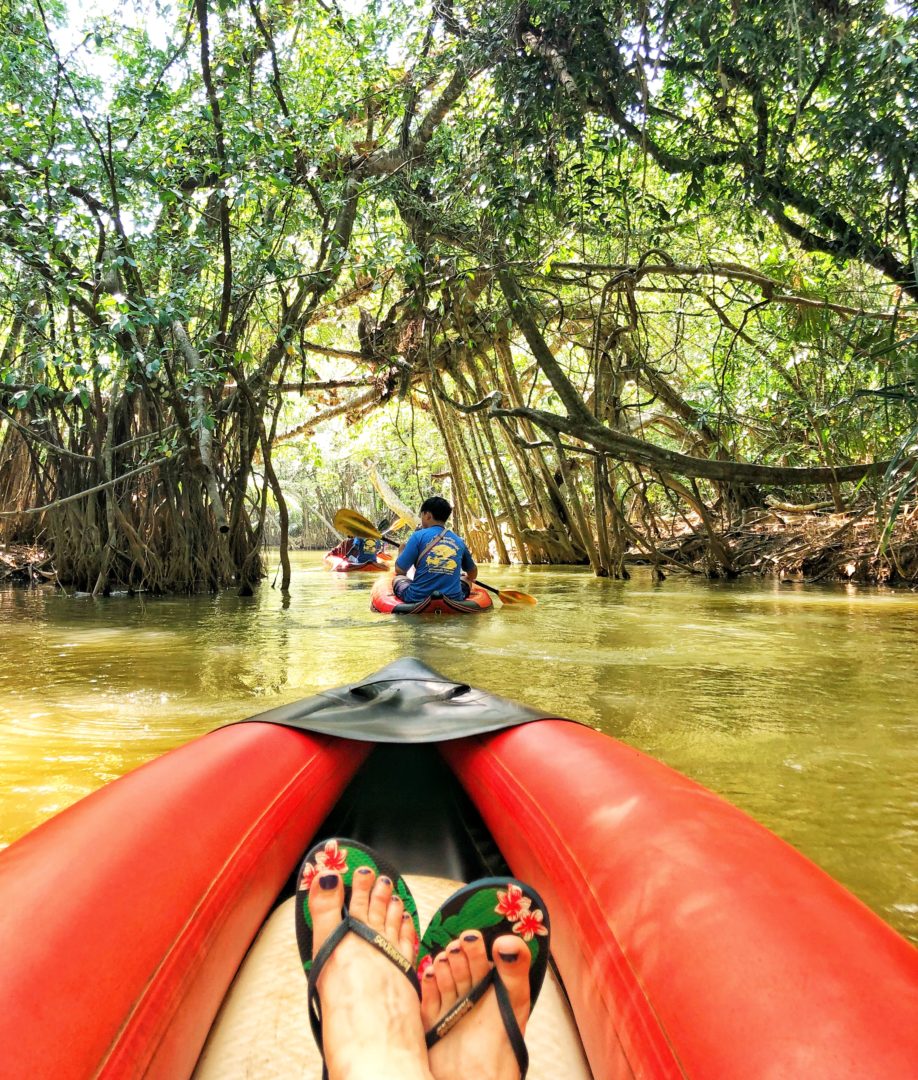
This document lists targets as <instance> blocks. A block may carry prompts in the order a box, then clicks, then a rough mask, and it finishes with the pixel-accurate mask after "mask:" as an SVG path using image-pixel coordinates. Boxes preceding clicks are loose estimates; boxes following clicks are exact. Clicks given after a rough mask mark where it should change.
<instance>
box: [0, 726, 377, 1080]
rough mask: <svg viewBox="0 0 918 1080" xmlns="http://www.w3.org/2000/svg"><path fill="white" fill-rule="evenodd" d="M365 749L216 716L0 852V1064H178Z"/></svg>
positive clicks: (100, 1073) (69, 1072) (19, 1072)
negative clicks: (221, 724)
mask: <svg viewBox="0 0 918 1080" xmlns="http://www.w3.org/2000/svg"><path fill="white" fill-rule="evenodd" d="M368 751H369V747H368V746H367V745H366V744H363V743H354V742H348V741H339V740H334V739H329V738H327V737H325V736H319V735H311V734H306V733H303V732H297V731H294V730H291V729H288V728H283V727H279V726H277V725H273V724H258V723H250V724H240V725H231V726H229V727H226V728H222V729H218V730H217V731H215V732H211V733H210V734H209V735H206V736H203V737H202V738H200V739H196V740H193V741H192V742H191V743H189V744H187V745H185V746H182V747H179V748H178V749H176V750H172V751H170V752H169V753H167V754H165V755H163V756H162V757H160V758H157V759H155V760H153V761H151V762H148V763H147V764H146V765H143V766H141V767H140V768H139V769H136V770H134V771H133V772H132V773H130V774H128V775H127V776H125V777H123V778H121V779H119V780H115V781H113V782H112V783H110V784H107V785H105V786H104V787H102V788H100V789H99V790H98V791H96V792H93V793H92V794H91V795H88V796H86V797H85V798H84V799H81V800H80V801H79V802H78V803H76V804H74V805H73V806H72V807H70V808H68V809H67V810H64V811H62V812H61V813H60V814H58V815H56V816H55V817H53V818H51V819H50V820H49V821H47V822H46V823H44V824H43V825H41V826H39V827H38V828H37V829H35V830H34V831H33V832H31V833H29V834H27V835H26V836H25V837H23V838H22V839H21V840H18V841H16V842H15V843H14V844H12V845H11V846H10V847H9V848H8V849H7V850H6V851H4V852H3V853H2V854H0V911H2V912H3V917H2V919H0V956H2V957H3V965H4V979H3V982H2V984H0V1045H2V1046H3V1052H2V1056H0V1078H3V1080H13V1078H15V1080H18V1078H20V1077H25V1076H28V1077H29V1078H30V1080H46V1078H47V1080H51V1078H52V1077H53V1078H54V1080H70V1078H74V1080H77V1078H79V1080H84V1078H87V1077H105V1078H111V1080H114V1078H117V1080H122V1078H133V1077H141V1076H143V1077H145V1078H151V1080H175V1078H177V1077H180V1076H187V1075H189V1074H190V1073H191V1071H192V1070H193V1068H194V1065H195V1062H196V1060H197V1056H198V1054H199V1052H200V1049H201V1047H202V1046H203V1043H204V1040H205V1039H206V1036H207V1033H208V1030H209V1028H210V1026H211V1023H212V1021H213V1018H214V1016H215V1015H216V1012H217V1010H218V1008H219V1006H220V1003H221V1001H222V999H223V996H224V994H225V992H226V989H227V987H228V986H229V983H230V981H231V980H232V978H233V975H234V974H235V971H236V968H237V967H238V964H239V962H240V961H241V959H242V957H243V956H244V954H245V952H246V950H247V949H248V947H249V944H250V943H251V940H252V938H253V937H254V936H255V933H256V932H257V929H258V927H259V926H260V925H261V923H262V921H263V920H264V917H265V915H266V914H267V912H268V911H269V910H270V908H271V905H272V904H273V903H274V902H275V900H276V898H277V895H278V894H279V892H280V890H281V889H282V887H283V885H284V883H285V882H286V881H287V879H288V878H289V876H290V874H291V873H292V872H293V870H294V869H295V867H296V863H297V861H298V859H299V858H300V856H301V855H302V852H303V850H304V849H305V847H306V845H307V844H308V842H309V841H310V840H311V839H312V838H313V834H314V832H315V830H316V829H317V828H318V826H319V824H320V822H321V821H322V819H323V818H324V817H325V815H326V814H327V812H328V811H329V810H330V809H331V806H332V805H333V804H334V803H335V801H336V800H337V798H338V797H339V795H340V793H341V791H342V790H343V789H344V787H345V786H346V784H347V782H348V781H349V780H350V778H351V777H352V776H353V774H354V773H355V772H356V770H357V768H358V767H359V765H360V764H361V762H362V761H363V760H364V759H365V757H366V755H367V753H368ZM234 780H235V781H236V782H235V783H234ZM87 976H89V977H87Z"/></svg>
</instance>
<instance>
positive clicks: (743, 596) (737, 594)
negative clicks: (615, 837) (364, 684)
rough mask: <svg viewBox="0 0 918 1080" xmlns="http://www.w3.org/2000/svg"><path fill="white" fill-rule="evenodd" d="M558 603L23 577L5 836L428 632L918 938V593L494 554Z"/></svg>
mask: <svg viewBox="0 0 918 1080" xmlns="http://www.w3.org/2000/svg"><path fill="white" fill-rule="evenodd" d="M485 577H486V580H488V581H489V583H493V584H495V585H499V586H504V587H512V588H521V589H525V590H526V591H527V592H531V593H534V594H535V595H537V596H538V597H539V599H540V601H541V602H540V604H539V606H538V607H537V608H535V609H531V608H504V609H502V610H500V611H499V612H497V613H495V614H494V615H489V616H483V617H481V618H478V617H476V618H469V619H459V618H456V619H430V620H421V619H395V618H391V617H385V616H381V615H376V614H374V613H372V612H370V610H369V602H368V601H369V589H370V585H371V580H370V579H369V577H368V578H367V579H358V580H355V575H351V576H347V577H345V576H344V575H333V574H330V573H328V572H326V571H324V570H323V569H322V568H321V565H320V561H319V557H318V556H315V555H311V554H306V555H300V556H299V557H297V558H296V560H295V573H294V579H293V583H292V588H291V598H290V604H289V607H288V608H287V609H286V610H285V609H284V607H283V604H282V598H281V595H280V593H279V592H278V591H272V590H271V589H270V587H268V586H265V587H264V588H263V589H262V590H261V591H260V593H259V594H258V595H257V596H255V597H251V598H239V597H237V596H234V595H231V594H226V595H221V596H219V597H216V598H214V597H195V598H190V599H188V598H164V599H143V598H140V599H129V598H113V599H109V600H104V601H93V600H91V599H89V598H80V599H72V598H69V597H65V596H62V595H59V594H56V593H54V592H52V591H50V590H40V591H26V590H18V589H9V588H7V589H0V844H2V843H8V842H9V841H10V840H12V839H14V838H15V837H16V836H18V835H20V834H21V833H23V832H25V831H26V830H28V829H29V828H32V827H33V826H34V825H36V824H38V823H39V822H40V821H42V820H44V819H45V818H46V817H48V816H49V815H50V814H52V813H54V812H55V811H56V810H59V809H61V808H62V807H64V806H66V805H69V804H70V803H72V802H73V801H75V800H76V799H77V798H79V797H80V796H81V795H84V794H86V793H87V792H89V791H91V790H93V789H94V788H96V787H98V786H99V785H100V784H101V783H104V782H105V781H106V780H109V779H112V778H114V777H116V776H119V775H121V774H122V773H123V772H125V771H126V770H128V769H130V768H133V767H134V766H136V765H138V764H140V763H141V762H142V761H145V760H147V759H148V758H150V757H152V756H154V755H156V754H159V753H162V752H163V751H165V750H167V749H169V748H170V747H172V746H175V745H177V744H179V743H181V742H184V741H185V740H187V739H188V738H191V737H192V736H194V735H197V734H201V733H203V732H205V731H208V730H209V729H211V728H213V727H216V726H218V725H219V724H222V723H225V722H227V721H230V720H234V719H240V718H242V717H244V716H248V715H251V714H252V713H255V712H259V711H261V710H263V709H266V708H270V707H272V706H273V705H276V704H280V703H282V702H286V701H292V700H294V699H296V698H298V697H302V696H304V695H307V694H311V693H314V692H315V691H317V690H320V689H323V688H326V687H329V686H334V685H337V684H339V683H344V682H349V681H352V680H354V679H357V678H359V677H361V676H363V675H365V674H367V673H368V672H369V671H371V670H373V669H374V668H376V667H379V666H381V665H382V664H385V663H388V662H389V661H390V660H393V659H395V658H397V657H399V656H404V655H416V656H419V657H421V658H422V659H424V660H425V661H427V662H428V663H429V664H431V665H432V666H433V667H438V668H440V669H441V670H442V671H444V672H445V673H447V674H450V675H454V676H456V677H460V678H462V679H464V680H467V681H469V682H472V683H475V684H478V685H481V686H484V687H487V688H488V689H490V690H493V691H495V692H496V693H500V694H504V695H506V696H508V697H514V698H518V699H521V700H523V701H526V702H527V703H529V704H532V705H535V706H537V707H539V708H541V709H543V710H545V712H546V713H547V714H554V715H559V714H560V715H570V716H575V717H577V718H578V719H582V720H585V721H587V722H588V723H591V724H593V725H594V726H596V727H599V728H601V729H603V730H605V731H608V732H609V733H610V734H613V735H616V736H617V737H619V738H622V739H625V740H626V741H628V742H630V743H632V744H633V745H635V746H637V747H640V748H641V749H643V750H646V751H647V752H649V753H651V754H653V755H654V756H656V757H659V758H661V759H662V760H664V761H666V762H668V763H669V764H671V765H673V766H674V767H676V768H678V769H680V770H681V771H683V772H685V773H687V774H688V775H690V776H693V777H694V778H696V779H697V780H699V781H700V782H701V783H703V784H706V785H708V786H709V787H711V788H713V789H714V790H716V791H719V792H721V793H722V794H723V795H724V796H725V797H727V798H728V799H730V800H731V801H732V802H734V803H736V804H737V805H739V806H741V807H743V809H745V810H747V811H749V812H750V813H752V814H753V816H755V817H756V818H758V820H760V821H762V822H764V823H765V824H767V825H769V826H770V827H771V828H773V829H774V830H775V831H776V832H778V833H779V834H780V835H781V836H783V837H785V838H786V839H787V840H789V841H790V842H791V843H793V844H795V845H796V846H797V847H799V848H800V849H801V850H803V851H804V852H806V853H807V854H808V855H809V856H810V857H811V858H813V859H815V860H816V861H817V862H818V863H820V865H822V866H823V867H824V868H825V869H826V870H827V871H828V872H829V873H831V874H832V875H833V876H835V877H837V878H838V879H839V880H841V881H843V882H844V883H845V884H846V885H847V886H848V887H849V888H851V889H853V890H854V891H855V892H856V893H857V894H858V895H859V896H861V897H862V899H864V900H865V901H866V902H867V903H869V904H870V905H871V906H873V907H874V908H875V909H876V910H877V911H879V912H880V913H881V914H882V915H883V916H884V917H885V918H887V919H888V920H889V921H890V922H892V923H893V924H894V925H896V926H897V927H898V928H899V929H900V930H902V931H903V932H904V933H907V934H908V935H909V936H911V937H912V938H913V939H914V940H918V889H916V881H918V858H916V856H918V801H916V799H915V796H914V792H915V790H916V786H918V784H916V782H918V738H916V736H918V718H916V710H915V707H914V703H913V697H914V694H915V690H916V679H915V673H914V669H915V663H914V657H915V654H916V645H918V597H915V596H914V595H908V594H905V595H902V594H893V593H884V592H880V591H860V592H858V591H856V590H854V589H849V588H843V587H839V588H834V587H826V588H804V587H801V586H786V585H781V584H779V583H775V582H757V581H753V582H738V583H732V584H717V585H711V584H709V583H707V582H704V581H699V580H695V579H690V580H684V579H679V578H670V579H669V580H667V581H666V582H665V583H664V584H663V585H662V586H658V585H655V584H653V583H652V582H651V581H650V580H649V577H642V576H640V575H638V576H637V577H636V578H635V579H634V580H632V581H630V582H628V583H627V584H624V583H618V582H609V581H600V580H598V579H595V578H592V577H590V576H589V575H588V574H587V573H585V572H583V571H580V570H576V569H567V568H560V569H559V568H530V569H528V570H523V569H520V568H514V569H512V570H511V569H499V568H488V572H487V575H485Z"/></svg>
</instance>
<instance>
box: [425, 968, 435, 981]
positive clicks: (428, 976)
mask: <svg viewBox="0 0 918 1080" xmlns="http://www.w3.org/2000/svg"><path fill="white" fill-rule="evenodd" d="M433 977H434V973H433V968H428V969H427V970H426V971H425V972H424V978H425V979H432V978H433Z"/></svg>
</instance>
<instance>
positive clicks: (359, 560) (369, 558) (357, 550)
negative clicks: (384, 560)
mask: <svg viewBox="0 0 918 1080" xmlns="http://www.w3.org/2000/svg"><path fill="white" fill-rule="evenodd" d="M347 561H348V562H349V563H352V564H353V565H355V566H365V565H366V564H367V563H375V562H376V541H375V540H364V539H363V537H362V536H355V537H354V540H353V544H352V546H351V549H350V551H349V552H348V553H347Z"/></svg>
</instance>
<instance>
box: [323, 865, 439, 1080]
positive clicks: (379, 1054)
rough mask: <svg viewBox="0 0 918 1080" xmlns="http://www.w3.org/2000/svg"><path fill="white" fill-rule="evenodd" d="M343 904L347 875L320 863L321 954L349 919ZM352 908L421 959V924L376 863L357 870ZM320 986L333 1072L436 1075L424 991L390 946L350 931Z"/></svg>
mask: <svg viewBox="0 0 918 1080" xmlns="http://www.w3.org/2000/svg"><path fill="white" fill-rule="evenodd" d="M343 904H344V884H343V882H342V880H341V877H340V876H339V875H338V874H337V873H333V872H331V871H327V870H321V869H320V870H319V871H318V873H316V875H315V877H314V878H313V880H312V883H311V885H310V888H309V911H310V914H311V916H312V923H313V956H314V957H315V956H316V955H317V954H318V951H319V949H321V947H322V945H323V944H324V943H325V941H326V939H327V938H328V936H329V935H330V934H331V932H332V931H333V930H334V929H335V927H336V926H337V925H338V924H339V923H340V922H341V909H342V906H343ZM348 911H349V912H350V914H351V915H352V916H353V917H354V918H355V919H359V920H360V921H361V922H363V923H366V925H367V926H369V927H371V928H372V929H373V930H376V931H378V932H379V933H380V934H381V935H382V936H383V937H384V938H385V940H386V941H387V942H388V944H389V945H390V946H391V947H392V948H393V949H395V950H397V951H398V952H399V953H400V954H401V955H402V956H404V957H405V958H407V959H408V960H409V961H410V962H411V963H412V964H413V963H414V958H415V953H416V951H417V938H416V935H415V931H414V924H413V922H412V920H411V917H410V916H409V915H408V914H407V913H406V912H405V909H404V904H403V903H402V901H401V899H400V898H399V897H398V896H397V895H394V894H393V887H392V882H391V881H390V880H389V878H387V877H380V878H379V879H378V880H377V878H376V874H375V873H374V872H373V870H371V869H370V868H369V867H363V868H362V869H359V870H357V871H356V872H355V874H354V878H353V882H352V885H351V901H350V906H349V908H348ZM318 992H319V1001H320V1003H321V1006H322V1043H323V1053H324V1057H325V1064H326V1066H327V1068H328V1075H329V1078H330V1080H367V1078H368V1077H374V1078H378V1080H431V1074H430V1071H429V1069H428V1064H427V1047H426V1044H425V1042H424V1029H423V1027H422V1025H421V1017H420V1012H419V1009H418V996H417V993H416V992H415V990H414V987H413V986H412V985H411V983H410V982H409V981H408V979H407V978H406V977H405V975H404V974H403V973H402V971H401V970H400V969H399V968H398V967H397V966H396V965H395V964H394V963H393V962H392V961H391V960H389V959H387V958H386V956H384V955H383V953H381V952H379V951H378V950H377V949H376V948H374V947H373V946H372V945H370V944H368V943H367V942H366V941H364V940H362V939H361V938H359V937H358V936H357V935H356V934H351V933H348V934H345V936H344V938H343V939H342V940H341V942H340V943H339V944H338V945H337V947H336V948H335V950H334V952H333V953H332V954H331V956H330V957H329V959H328V962H327V963H326V965H325V967H324V968H323V970H322V973H321V974H320V976H319V980H318Z"/></svg>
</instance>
